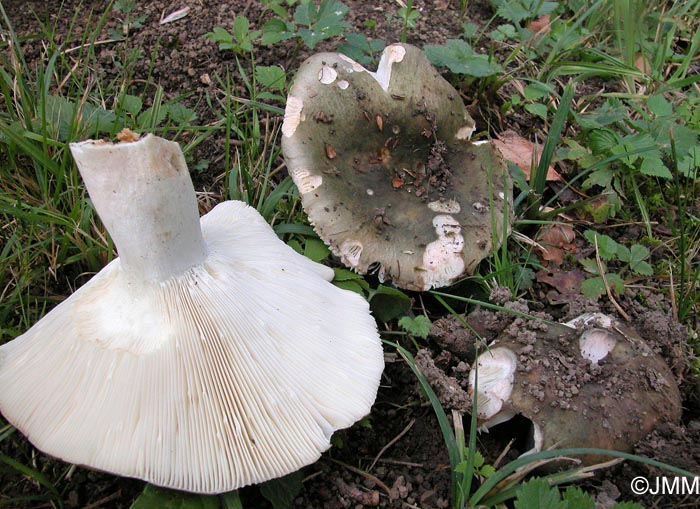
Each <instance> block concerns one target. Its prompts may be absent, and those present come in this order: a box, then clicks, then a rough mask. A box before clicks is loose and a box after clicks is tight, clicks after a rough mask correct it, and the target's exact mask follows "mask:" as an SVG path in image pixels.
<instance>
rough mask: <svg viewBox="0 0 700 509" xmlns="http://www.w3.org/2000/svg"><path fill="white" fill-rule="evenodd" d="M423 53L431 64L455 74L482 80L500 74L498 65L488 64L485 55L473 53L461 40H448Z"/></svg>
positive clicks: (432, 46)
mask: <svg viewBox="0 0 700 509" xmlns="http://www.w3.org/2000/svg"><path fill="white" fill-rule="evenodd" d="M423 51H424V52H425V54H426V56H427V57H428V59H429V60H430V61H431V62H432V63H433V64H435V65H437V66H441V67H447V68H448V69H449V70H450V71H452V72H453V73H455V74H465V75H467V76H473V77H475V78H483V77H486V76H493V75H495V74H498V73H499V72H501V67H500V66H499V65H497V64H494V63H491V62H489V59H488V57H487V56H486V55H478V54H476V53H474V50H472V47H471V46H470V45H469V43H467V42H466V41H463V40H461V39H448V40H447V41H446V42H445V44H444V45H428V46H425V47H424V48H423Z"/></svg>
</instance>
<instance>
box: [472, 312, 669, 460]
mask: <svg viewBox="0 0 700 509" xmlns="http://www.w3.org/2000/svg"><path fill="white" fill-rule="evenodd" d="M506 352H508V353H506ZM504 359H510V360H512V361H513V362H514V363H516V366H514V368H515V369H514V373H515V376H512V375H509V371H508V370H504V369H503V364H504V362H503V361H504ZM478 363H479V370H478V374H477V376H478V379H477V380H478V386H477V396H478V397H477V403H478V417H479V419H480V421H481V422H482V423H483V425H484V426H485V427H487V428H488V427H491V426H493V425H495V424H498V423H500V422H503V421H505V420H508V419H510V418H511V417H512V416H514V415H515V414H521V415H523V416H525V417H527V418H528V419H530V420H531V421H532V423H533V429H532V436H531V441H532V445H533V450H534V451H539V450H543V449H547V448H550V447H557V448H568V447H595V448H601V449H613V450H618V451H631V450H632V446H633V445H634V444H635V442H637V441H638V440H640V439H641V438H643V437H644V436H645V435H646V434H648V433H649V432H651V431H652V430H653V429H654V428H655V427H656V426H658V425H659V424H661V423H663V422H673V421H678V420H679V419H680V414H681V398H680V393H679V391H678V387H677V385H676V382H675V379H674V377H673V374H672V373H671V370H670V369H669V368H668V366H667V365H666V363H665V362H664V361H663V360H662V359H661V358H660V357H659V356H658V355H656V354H654V353H653V352H652V351H651V349H650V348H649V347H648V346H647V344H646V343H645V342H644V340H643V339H642V338H640V337H639V335H638V334H637V333H636V332H635V331H633V330H632V329H630V328H628V327H626V326H624V325H622V324H620V323H617V322H615V321H614V320H612V319H611V318H610V317H607V316H605V315H601V314H595V315H584V316H582V317H580V318H579V319H576V320H572V321H571V322H569V323H568V324H554V325H549V326H548V327H547V330H546V332H540V333H539V334H538V337H537V338H536V339H535V341H534V342H532V341H523V340H522V339H519V338H517V337H516V338H514V337H510V336H508V335H502V336H501V337H499V338H498V339H496V340H495V342H494V344H493V346H492V348H491V349H490V351H488V352H484V353H483V354H481V355H480V356H479V358H478ZM491 378H493V379H491ZM505 383H508V387H506V388H503V385H504V384H505ZM470 385H471V386H472V387H473V377H471V378H470ZM493 388H498V389H499V390H498V392H497V393H496V394H495V395H494V393H493ZM489 389H491V391H490V392H489ZM583 460H584V462H586V463H589V464H590V463H595V462H598V461H602V460H604V458H601V457H597V456H592V455H591V456H586V457H584V458H583Z"/></svg>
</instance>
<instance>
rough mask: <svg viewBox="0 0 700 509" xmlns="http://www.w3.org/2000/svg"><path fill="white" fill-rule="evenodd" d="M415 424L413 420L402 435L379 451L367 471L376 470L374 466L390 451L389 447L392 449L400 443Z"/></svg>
mask: <svg viewBox="0 0 700 509" xmlns="http://www.w3.org/2000/svg"><path fill="white" fill-rule="evenodd" d="M415 423H416V420H415V419H411V422H409V423H408V426H406V427H405V428H404V429H403V431H402V432H401V433H399V434H398V435H396V436H395V437H394V438H392V439H391V441H389V443H388V444H386V445H385V446H384V447H382V449H381V450H380V451H379V453H377V456H376V457H375V458H374V461H373V462H372V464H371V465H370V466H369V468H368V469H367V470H368V471H370V472H371V471H372V470H374V466H375V465H376V464H377V461H378V460H379V458H381V456H382V454H384V453H385V452H386V451H387V449H389V447H391V446H392V445H394V444H395V443H396V442H398V441H399V440H400V439H401V437H402V436H404V435H405V434H406V433H408V430H410V429H411V428H412V427H413V425H414V424H415Z"/></svg>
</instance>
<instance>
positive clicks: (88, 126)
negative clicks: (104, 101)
mask: <svg viewBox="0 0 700 509" xmlns="http://www.w3.org/2000/svg"><path fill="white" fill-rule="evenodd" d="M116 123H117V116H116V115H115V114H114V113H113V112H111V111H107V110H105V109H103V108H100V107H98V106H94V105H92V104H90V103H85V104H83V111H82V115H81V125H82V127H83V128H84V129H85V130H86V131H87V132H88V133H90V134H91V135H94V134H96V133H106V132H111V131H115V130H116V129H115V124H116Z"/></svg>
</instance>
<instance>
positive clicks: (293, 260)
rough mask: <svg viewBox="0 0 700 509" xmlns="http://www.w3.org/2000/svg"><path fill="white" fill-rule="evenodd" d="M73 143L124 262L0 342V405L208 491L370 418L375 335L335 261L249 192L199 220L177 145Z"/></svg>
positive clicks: (103, 459) (68, 452)
mask: <svg viewBox="0 0 700 509" xmlns="http://www.w3.org/2000/svg"><path fill="white" fill-rule="evenodd" d="M71 149H72V151H73V154H74V156H75V158H76V160H77V162H78V166H79V168H80V170H81V172H82V174H83V176H84V178H85V181H86V184H87V187H88V191H89V192H90V195H91V198H92V199H93V201H94V203H95V206H96V209H97V210H98V212H99V214H100V216H101V217H102V219H103V221H104V223H105V225H107V227H108V229H109V230H110V232H111V233H112V234H113V238H114V240H115V243H116V245H117V248H118V251H119V253H120V257H119V258H117V259H115V260H114V261H112V262H111V263H110V264H108V265H107V266H106V267H105V268H104V269H103V270H102V271H100V272H99V273H98V274H97V275H96V276H94V277H93V278H92V279H91V280H90V281H89V282H88V283H86V284H85V285H84V286H82V287H81V288H80V289H78V290H77V291H76V292H75V293H74V294H73V295H71V296H70V297H69V298H68V299H66V300H65V301H64V302H62V303H61V304H60V305H59V306H57V307H56V308H54V309H53V310H52V311H51V312H49V313H48V314H47V315H46V316H44V318H42V319H41V320H40V321H39V322H38V323H37V324H36V325H35V326H34V327H32V328H31V329H30V330H29V331H27V332H26V333H25V334H24V335H22V336H20V337H18V338H17V339H15V340H13V341H11V342H9V343H7V344H5V345H2V347H0V410H1V411H2V413H3V414H4V416H5V417H6V418H7V419H8V420H9V421H10V422H11V423H13V424H14V425H15V426H16V427H17V428H18V429H19V430H21V431H22V432H23V433H24V434H26V435H27V436H28V437H29V439H30V440H31V441H32V443H33V444H34V445H36V447H37V448H39V449H41V450H42V451H45V452H47V453H49V454H51V455H53V456H56V457H58V458H61V459H64V460H66V461H69V462H72V463H76V464H80V465H86V466H89V467H93V468H96V469H100V470H103V471H107V472H112V473H116V474H119V475H123V476H129V477H137V478H140V479H144V480H146V481H149V482H152V483H154V484H157V485H160V486H166V487H170V488H175V489H180V490H186V491H192V492H199V493H219V492H224V491H229V490H232V489H235V488H238V487H240V486H244V485H247V484H251V483H258V482H261V481H265V480H267V479H271V478H274V477H278V476H282V475H285V474H287V473H289V472H292V471H295V470H297V469H299V468H301V467H302V466H304V465H307V464H309V463H311V462H313V461H315V460H316V459H317V458H318V457H319V456H320V453H321V452H322V451H324V450H326V449H327V448H328V447H329V438H330V436H331V434H332V433H333V432H334V431H335V430H337V429H340V428H344V427H347V426H350V425H351V424H352V423H353V422H355V421H357V420H358V419H360V418H362V417H363V416H364V415H366V414H367V413H368V412H369V410H370V407H371V405H372V403H373V401H374V398H375V395H376V391H377V388H378V384H379V378H380V374H381V371H382V368H383V354H382V348H381V344H380V341H379V337H378V334H377V330H376V325H375V322H374V320H373V319H372V317H371V316H370V313H369V309H368V305H367V303H366V302H365V300H364V299H362V298H361V297H360V296H359V295H357V294H354V293H353V292H348V291H344V290H341V289H339V288H337V287H335V286H334V285H332V284H331V283H329V282H328V281H329V280H330V279H331V278H332V277H333V271H332V270H330V269H329V268H327V267H323V266H321V265H318V264H315V263H313V262H311V261H309V260H308V259H306V258H304V257H302V256H300V255H298V254H297V253H296V252H295V251H294V250H293V249H291V248H289V247H288V246H287V245H285V244H284V243H283V242H281V241H280V240H279V239H278V238H277V236H276V235H275V233H274V232H273V230H272V229H271V228H270V226H269V225H268V224H267V223H266V222H265V221H264V219H263V218H262V217H261V216H260V215H259V214H258V213H257V212H256V211H255V210H254V209H253V208H251V207H249V206H247V205H245V204H244V203H242V202H225V203H222V204H220V205H217V206H216V207H215V208H214V209H213V210H212V211H211V212H209V213H208V214H206V215H205V216H203V217H202V218H201V223H200V220H199V217H198V212H197V204H196V199H195V194H194V190H193V188H192V183H191V181H190V178H189V173H188V171H187V168H186V166H185V161H184V158H183V157H182V153H181V151H180V149H179V146H178V145H177V144H176V143H172V142H168V141H165V140H163V139H160V138H157V137H155V136H146V137H145V138H143V139H142V140H140V141H137V142H134V143H120V144H115V145H113V144H111V143H103V142H92V141H90V142H84V143H80V144H75V145H72V146H71ZM154 253H155V254H154Z"/></svg>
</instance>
